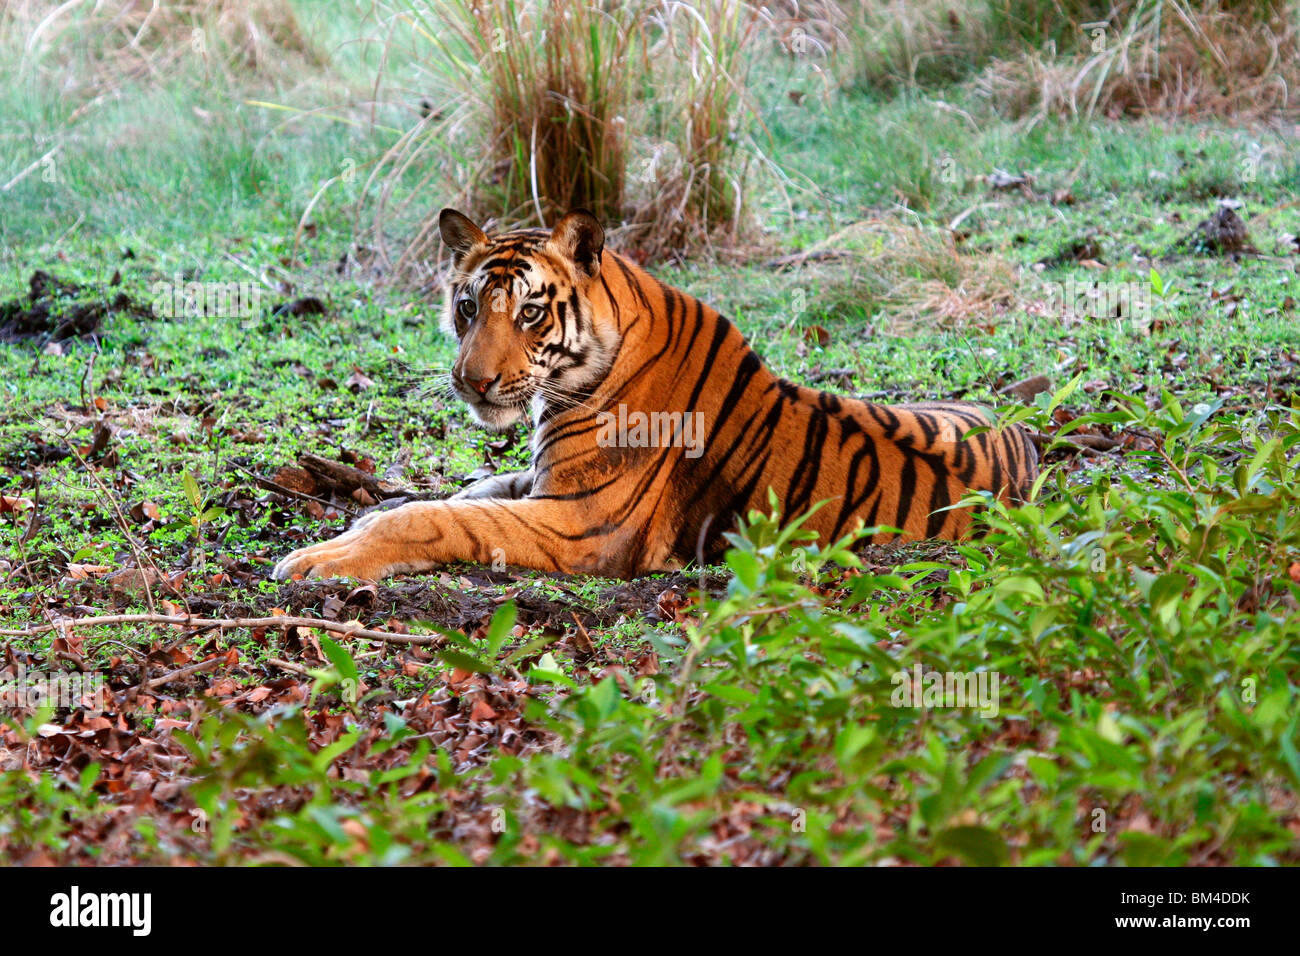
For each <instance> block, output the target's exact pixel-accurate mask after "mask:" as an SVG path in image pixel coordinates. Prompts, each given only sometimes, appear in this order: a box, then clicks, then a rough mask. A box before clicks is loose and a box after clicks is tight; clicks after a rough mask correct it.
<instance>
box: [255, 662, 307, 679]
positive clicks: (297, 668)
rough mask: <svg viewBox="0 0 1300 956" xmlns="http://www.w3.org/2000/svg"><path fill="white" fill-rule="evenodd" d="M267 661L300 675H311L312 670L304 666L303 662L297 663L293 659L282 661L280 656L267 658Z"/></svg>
mask: <svg viewBox="0 0 1300 956" xmlns="http://www.w3.org/2000/svg"><path fill="white" fill-rule="evenodd" d="M266 662H267V663H268V664H270V665H272V666H273V667H278V668H280V669H281V670H286V671H288V672H289V673H290V674H297V675H299V676H300V677H310V676H311V671H309V670H308V669H307V668H305V667H303V666H302V665H301V664H295V663H294V662H293V661H282V660H280V658H278V657H268V658H267V659H266Z"/></svg>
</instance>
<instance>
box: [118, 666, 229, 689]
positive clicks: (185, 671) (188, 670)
mask: <svg viewBox="0 0 1300 956" xmlns="http://www.w3.org/2000/svg"><path fill="white" fill-rule="evenodd" d="M223 660H225V658H224V657H209V658H208V659H207V660H206V661H199V662H198V663H197V664H190V665H189V666H187V667H182V668H180V669H179V670H174V671H171V672H170V673H167V674H163V675H162V676H160V677H155V678H153V680H148V681H142V682H141V683H139V684H137V685H136V686H135V687H133V688H131V691H132V692H134V693H137V694H138V693H140V692H141V691H144V690H155V689H157V688H159V687H162V686H163V685H164V684H167V683H169V682H171V681H174V680H179V679H180V678H182V677H190V676H191V675H193V674H201V673H203V672H204V671H210V670H213V669H215V668H216V666H217V665H218V664H220V663H221V662H222V661H223Z"/></svg>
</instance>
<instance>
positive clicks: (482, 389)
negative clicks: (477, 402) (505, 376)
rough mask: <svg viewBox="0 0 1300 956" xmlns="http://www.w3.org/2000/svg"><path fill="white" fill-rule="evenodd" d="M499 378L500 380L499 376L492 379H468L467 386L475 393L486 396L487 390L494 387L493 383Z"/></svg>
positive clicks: (466, 380)
mask: <svg viewBox="0 0 1300 956" xmlns="http://www.w3.org/2000/svg"><path fill="white" fill-rule="evenodd" d="M498 378H500V376H499V375H494V376H492V377H491V378H467V379H465V384H466V385H468V386H469V387H470V388H472V389H474V391H476V392H478V393H479V394H480V395H486V394H487V390H488V389H489V388H491V387H492V383H493V382H495V381H496V380H497V379H498Z"/></svg>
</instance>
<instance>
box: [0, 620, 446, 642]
mask: <svg viewBox="0 0 1300 956" xmlns="http://www.w3.org/2000/svg"><path fill="white" fill-rule="evenodd" d="M106 624H175V625H178V626H180V627H195V628H205V629H207V630H212V629H220V630H225V629H227V628H234V627H245V628H254V627H268V628H281V627H318V628H321V629H322V630H325V631H333V632H334V633H336V634H342V635H344V636H346V637H360V638H364V639H366V640H370V641H386V642H387V643H389V644H417V645H421V646H436V645H440V644H443V643H444V642H445V641H446V638H444V637H443V636H442V635H441V634H393V633H391V632H389V631H375V630H371V629H370V628H367V627H362V626H361V625H360V624H359V623H357V622H355V621H346V622H345V621H323V620H321V619H319V618H315V617H290V616H289V615H287V614H279V615H276V616H274V617H191V616H190V615H188V614H105V615H102V616H99V617H76V618H68V619H66V620H61V621H55V622H54V623H53V624H42V625H39V626H37V627H29V628H20V629H3V630H0V637H36V636H37V635H39V634H46V633H48V632H50V631H58V630H66V629H70V628H74V627H99V626H101V625H106Z"/></svg>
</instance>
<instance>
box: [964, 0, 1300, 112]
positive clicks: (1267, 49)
mask: <svg viewBox="0 0 1300 956" xmlns="http://www.w3.org/2000/svg"><path fill="white" fill-rule="evenodd" d="M1115 6H1116V8H1117V9H1116V13H1115V14H1114V15H1113V16H1112V17H1111V19H1110V21H1109V25H1108V26H1106V27H1105V28H1101V29H1097V30H1095V31H1094V32H1093V33H1092V34H1091V37H1090V39H1089V40H1088V42H1087V43H1085V44H1084V46H1083V47H1082V48H1081V49H1079V50H1078V51H1077V52H1069V53H1061V54H1058V53H1056V52H1055V51H1054V50H1053V49H1052V48H1051V47H1050V46H1049V47H1047V48H1045V49H1037V50H1029V51H1026V52H1025V53H1023V54H1022V55H1021V56H1019V57H1017V58H1014V59H1010V60H1004V61H1000V62H997V63H995V64H993V65H991V66H990V67H989V68H988V69H987V70H986V71H985V72H984V73H983V74H982V75H981V77H980V78H979V80H978V81H977V83H978V86H979V88H980V89H981V90H982V91H983V92H984V93H985V94H987V95H988V96H989V97H990V99H991V100H992V102H993V103H994V104H996V105H997V107H998V108H999V109H1000V110H1001V111H1003V112H1005V113H1007V114H1009V115H1012V116H1039V117H1041V116H1045V115H1066V116H1082V117H1090V116H1096V115H1100V116H1107V117H1112V118H1118V117H1122V116H1151V115H1158V116H1169V117H1182V118H1197V117H1206V116H1220V117H1222V116H1232V117H1237V118H1251V117H1260V116H1264V115H1267V114H1275V113H1287V112H1294V110H1295V108H1296V102H1295V101H1294V99H1293V98H1292V92H1291V91H1292V89H1293V88H1295V87H1296V85H1297V83H1298V82H1300V36H1298V34H1297V28H1296V23H1295V5H1294V4H1293V3H1291V2H1283V0H1265V2H1257V3H1244V2H1231V0H1203V2H1202V3H1201V4H1200V5H1199V6H1195V5H1194V4H1193V3H1191V2H1190V0H1154V2H1152V0H1147V2H1141V0H1129V2H1119V3H1116V5H1115Z"/></svg>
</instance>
